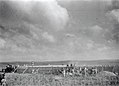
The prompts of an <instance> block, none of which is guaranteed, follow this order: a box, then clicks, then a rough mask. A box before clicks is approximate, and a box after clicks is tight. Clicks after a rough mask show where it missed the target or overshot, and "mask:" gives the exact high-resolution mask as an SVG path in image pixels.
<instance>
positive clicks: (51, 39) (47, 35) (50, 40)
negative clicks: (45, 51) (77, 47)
mask: <svg viewBox="0 0 119 86" xmlns="http://www.w3.org/2000/svg"><path fill="white" fill-rule="evenodd" d="M42 36H43V38H44V39H46V40H48V41H49V42H55V38H54V36H52V35H50V34H49V33H48V32H44V33H43V34H42Z"/></svg>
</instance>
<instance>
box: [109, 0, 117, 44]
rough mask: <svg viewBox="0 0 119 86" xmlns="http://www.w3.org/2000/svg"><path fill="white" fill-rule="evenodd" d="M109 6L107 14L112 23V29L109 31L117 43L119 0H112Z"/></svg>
mask: <svg viewBox="0 0 119 86" xmlns="http://www.w3.org/2000/svg"><path fill="white" fill-rule="evenodd" d="M109 7H110V8H109V9H108V12H107V14H108V17H109V19H110V20H111V22H112V24H113V29H112V31H111V32H112V34H113V40H115V41H116V43H119V0H112V1H111V4H110V5H109Z"/></svg>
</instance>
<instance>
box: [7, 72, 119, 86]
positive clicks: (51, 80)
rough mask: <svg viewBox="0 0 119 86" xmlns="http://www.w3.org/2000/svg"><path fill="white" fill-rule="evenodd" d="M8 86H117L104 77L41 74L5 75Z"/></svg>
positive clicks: (118, 84)
mask: <svg viewBox="0 0 119 86" xmlns="http://www.w3.org/2000/svg"><path fill="white" fill-rule="evenodd" d="M6 80H7V85H8V86H119V83H116V84H115V82H116V80H114V81H115V82H111V81H110V80H109V79H108V78H107V77H104V76H99V75H97V76H88V77H79V76H66V77H62V76H54V75H43V74H15V73H11V74H6Z"/></svg>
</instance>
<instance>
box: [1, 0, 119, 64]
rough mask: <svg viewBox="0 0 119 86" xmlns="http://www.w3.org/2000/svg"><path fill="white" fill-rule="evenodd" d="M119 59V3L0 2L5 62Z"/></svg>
mask: <svg viewBox="0 0 119 86" xmlns="http://www.w3.org/2000/svg"><path fill="white" fill-rule="evenodd" d="M118 58H119V0H16V1H15V0H2V1H0V61H1V62H4V61H63V60H79V61H80V60H103V59H118Z"/></svg>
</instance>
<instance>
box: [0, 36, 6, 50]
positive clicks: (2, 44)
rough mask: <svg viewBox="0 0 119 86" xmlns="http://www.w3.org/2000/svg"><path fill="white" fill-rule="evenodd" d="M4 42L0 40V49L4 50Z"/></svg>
mask: <svg viewBox="0 0 119 86" xmlns="http://www.w3.org/2000/svg"><path fill="white" fill-rule="evenodd" d="M5 43H6V41H5V40H4V39H1V38H0V48H4V46H5Z"/></svg>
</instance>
